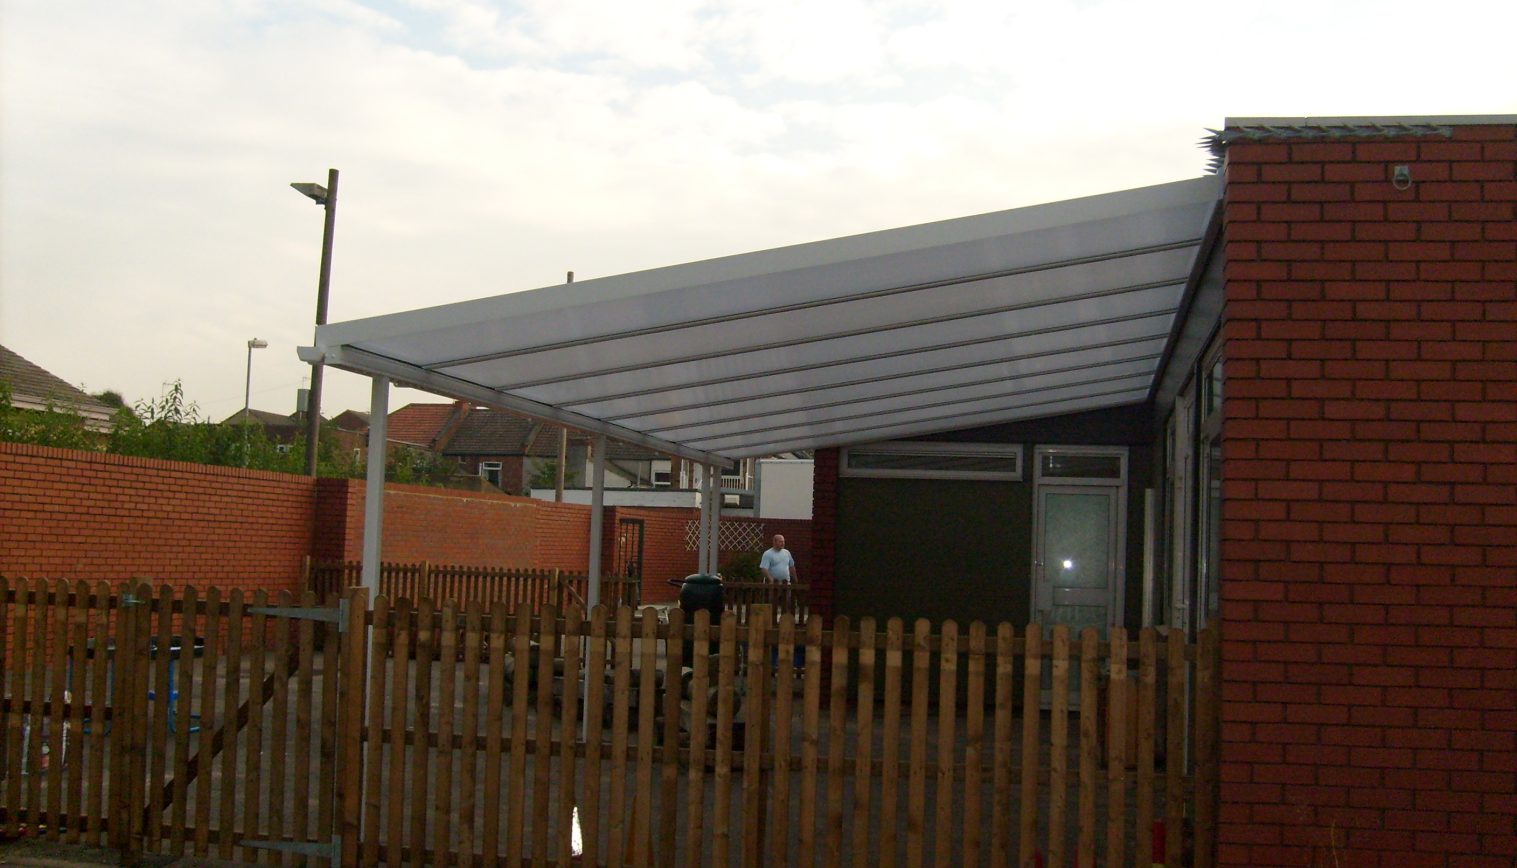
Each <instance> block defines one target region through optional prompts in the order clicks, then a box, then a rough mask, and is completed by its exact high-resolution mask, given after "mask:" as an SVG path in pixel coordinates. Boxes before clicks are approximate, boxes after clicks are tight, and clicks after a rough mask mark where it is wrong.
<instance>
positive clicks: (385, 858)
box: [376, 598, 500, 865]
mask: <svg viewBox="0 0 1517 868" xmlns="http://www.w3.org/2000/svg"><path fill="white" fill-rule="evenodd" d="M391 623H393V624H394V630H395V638H394V649H393V652H392V656H393V657H394V663H393V664H392V665H391V666H390V767H389V769H388V771H389V773H390V774H389V785H388V789H389V796H390V798H389V803H388V804H387V805H386V806H385V852H384V853H383V854H381V855H380V862H382V863H390V864H397V865H398V864H400V862H401V861H402V860H403V859H404V858H405V857H404V852H405V822H406V813H405V805H406V730H407V729H408V728H409V723H408V722H407V715H408V712H407V708H406V697H407V696H408V695H409V694H408V691H407V690H406V688H407V686H408V685H409V683H410V682H409V676H410V672H411V666H410V662H409V661H410V657H411V635H412V632H413V631H412V627H411V624H412V610H411V601H410V600H407V599H404V598H402V599H398V600H396V601H395V607H394V609H393V610H392V615H391ZM499 784H500V782H499V780H498V779H497V780H496V787H495V789H494V790H492V789H491V788H490V787H489V786H488V785H487V786H486V788H485V797H486V798H489V797H490V795H491V794H492V793H493V792H495V791H497V790H499V788H500V787H499ZM376 834H377V831H376Z"/></svg>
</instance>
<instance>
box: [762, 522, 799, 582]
mask: <svg viewBox="0 0 1517 868" xmlns="http://www.w3.org/2000/svg"><path fill="white" fill-rule="evenodd" d="M759 569H761V570H763V571H764V575H765V576H766V577H768V579H769V581H771V582H794V581H796V580H798V579H799V578H800V577H799V576H797V575H796V574H795V558H793V557H791V555H790V551H789V549H786V548H785V535H784V534H778V533H777V534H775V535H774V548H770V549H765V550H764V556H763V557H762V558H759Z"/></svg>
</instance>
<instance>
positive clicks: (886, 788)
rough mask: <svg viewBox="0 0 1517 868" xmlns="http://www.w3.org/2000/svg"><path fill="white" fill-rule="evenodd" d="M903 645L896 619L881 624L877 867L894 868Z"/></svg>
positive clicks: (898, 623) (901, 629) (899, 626)
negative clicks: (882, 701)
mask: <svg viewBox="0 0 1517 868" xmlns="http://www.w3.org/2000/svg"><path fill="white" fill-rule="evenodd" d="M904 645H905V639H904V629H903V626H902V624H901V619H900V618H891V619H890V620H888V621H886V622H885V685H884V694H885V705H884V708H883V709H882V710H881V715H880V720H881V724H882V729H883V735H884V743H883V745H882V747H881V750H880V853H879V860H880V866H881V868H895V862H896V827H897V823H896V820H897V817H898V815H899V811H898V806H897V802H898V801H899V794H898V792H897V789H898V787H899V785H900V783H899V782H900V770H901V762H900V757H901V654H902V648H903V646H904Z"/></svg>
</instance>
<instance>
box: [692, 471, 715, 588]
mask: <svg viewBox="0 0 1517 868" xmlns="http://www.w3.org/2000/svg"><path fill="white" fill-rule="evenodd" d="M695 470H696V474H697V476H698V477H699V478H698V479H697V481H696V484H695V488H696V490H697V491H699V492H700V495H701V498H700V517H699V518H698V519H697V524H696V533H695V540H696V555H695V571H696V572H697V573H704V572H705V571H706V559H707V558H706V548H707V545H708V543H709V542H710V540H709V539H708V538H707V537H706V524H707V519H706V510H708V509H710V508H711V498H710V497H708V496H707V494H706V480H707V478H708V477H710V475H711V474H710V472H709V468H708V467H707V466H706V465H705V464H697V465H696V466H695Z"/></svg>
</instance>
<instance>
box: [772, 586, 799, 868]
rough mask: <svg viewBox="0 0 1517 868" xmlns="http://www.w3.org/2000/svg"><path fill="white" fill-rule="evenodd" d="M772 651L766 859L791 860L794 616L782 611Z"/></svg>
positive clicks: (785, 861)
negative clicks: (767, 855) (771, 727)
mask: <svg viewBox="0 0 1517 868" xmlns="http://www.w3.org/2000/svg"><path fill="white" fill-rule="evenodd" d="M775 642H776V648H777V650H776V651H775V652H774V661H775V664H774V670H775V671H774V739H773V745H774V747H773V748H772V751H773V755H774V774H773V775H771V776H770V781H769V788H770V792H771V793H772V794H773V795H772V797H771V808H770V818H769V861H771V862H774V863H776V864H784V863H787V862H788V861H789V859H790V759H791V755H792V753H793V751H792V749H791V744H790V742H791V714H792V713H793V712H794V707H795V684H796V681H795V647H796V646H795V618H793V617H791V616H790V615H788V614H783V615H781V616H780V619H779V629H778V631H777V632H776V634H775Z"/></svg>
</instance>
